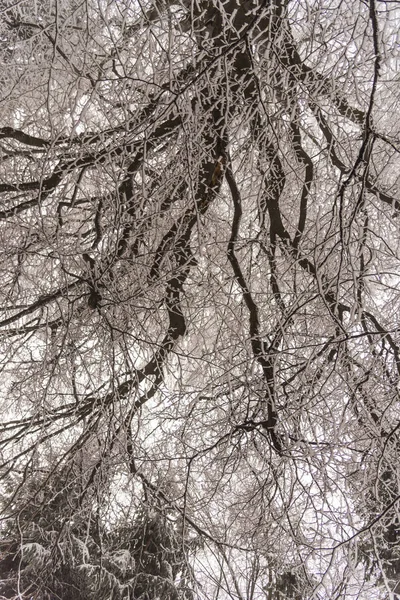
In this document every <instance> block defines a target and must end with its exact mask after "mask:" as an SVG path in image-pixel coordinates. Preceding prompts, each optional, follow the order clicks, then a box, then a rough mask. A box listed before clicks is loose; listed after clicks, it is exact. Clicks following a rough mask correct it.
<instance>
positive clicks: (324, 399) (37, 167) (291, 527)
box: [0, 0, 400, 598]
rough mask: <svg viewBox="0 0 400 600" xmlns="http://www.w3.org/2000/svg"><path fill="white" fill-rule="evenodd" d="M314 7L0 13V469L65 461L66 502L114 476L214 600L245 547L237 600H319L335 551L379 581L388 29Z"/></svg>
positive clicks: (185, 5) (384, 534) (391, 168)
mask: <svg viewBox="0 0 400 600" xmlns="http://www.w3.org/2000/svg"><path fill="white" fill-rule="evenodd" d="M331 4H332V3H329V2H322V0H321V2H317V3H310V2H304V3H303V2H293V3H291V2H287V1H286V0H275V1H274V2H265V1H261V0H259V1H257V0H245V1H244V2H236V0H226V1H222V2H219V1H218V2H217V1H215V2H204V1H202V0H196V1H193V2H187V1H186V0H185V1H184V0H182V2H174V1H168V2H146V3H144V4H142V3H135V2H129V1H128V0H126V1H125V2H122V3H121V6H120V3H113V2H111V3H109V4H107V6H105V5H104V6H103V5H102V3H99V4H97V3H95V2H93V3H92V2H91V1H90V2H88V3H87V4H86V6H85V7H84V6H83V5H80V4H79V3H75V2H74V0H68V2H66V3H65V6H63V7H60V6H58V3H53V2H49V5H48V6H47V4H46V3H45V2H43V3H42V4H41V7H39V8H38V7H36V9H35V10H34V9H32V8H31V7H30V4H29V3H28V2H22V3H20V4H18V6H17V7H15V6H11V4H10V7H9V8H6V17H7V18H6V19H5V24H4V26H3V27H4V31H3V33H2V35H3V37H2V38H1V45H2V46H1V52H2V56H3V61H4V64H5V69H6V71H7V74H8V86H7V88H6V91H5V93H4V105H5V106H6V110H5V112H4V118H3V122H4V125H3V126H2V127H0V161H1V162H0V198H1V207H0V232H1V237H2V247H3V250H2V258H1V269H2V281H3V283H2V286H1V294H2V302H1V306H0V311H1V315H0V335H1V337H2V363H1V364H2V371H3V374H4V377H5V381H6V386H5V390H4V391H3V392H2V394H3V395H2V402H3V404H4V414H5V418H4V420H3V423H2V425H1V426H0V430H1V433H2V438H1V440H0V444H1V449H2V450H1V463H2V469H3V470H4V473H5V476H7V474H9V473H10V472H12V471H13V470H14V471H15V472H21V473H22V472H23V473H25V475H24V478H28V471H29V469H33V470H34V469H35V468H39V466H38V465H41V464H42V463H43V464H45V463H46V465H47V463H48V462H49V461H50V463H51V462H52V461H51V458H49V456H50V455H51V454H52V453H54V452H56V454H57V456H58V458H57V460H56V461H53V467H52V469H50V471H49V472H54V473H58V472H59V470H60V469H64V468H66V465H68V464H70V463H71V461H75V460H76V456H77V455H78V454H79V455H80V453H82V452H83V450H84V449H85V448H91V450H90V452H94V460H93V461H92V463H91V464H90V467H87V469H88V471H87V477H86V480H85V481H86V484H85V485H86V492H85V493H87V494H88V496H90V494H89V490H90V489H92V487H93V486H94V485H100V483H99V482H101V485H106V484H105V483H104V481H105V479H107V477H108V485H109V486H112V485H117V484H116V483H115V475H113V474H112V473H113V468H114V467H115V465H118V469H117V470H118V472H120V473H125V475H126V477H132V478H133V479H134V480H135V481H138V482H140V483H141V485H143V486H144V488H145V489H147V491H148V492H149V493H151V494H153V496H154V495H155V496H154V497H157V498H158V500H160V499H161V500H160V501H162V503H163V505H164V506H169V509H168V510H171V511H175V512H176V513H177V514H178V515H179V518H180V519H182V520H183V522H184V521H185V519H186V520H187V524H188V527H191V528H192V530H193V531H195V532H196V535H198V536H200V537H201V536H203V538H204V539H205V541H206V543H207V544H209V548H214V549H215V548H217V554H218V556H219V559H218V560H220V561H222V562H221V565H224V564H229V565H230V567H229V569H230V576H229V582H230V583H229V584H228V583H227V582H225V583H226V586H227V587H229V586H232V589H234V590H235V594H237V595H238V596H239V597H240V594H241V593H242V592H241V591H240V590H241V586H242V585H244V583H243V582H244V581H247V580H248V578H249V577H250V578H251V577H252V576H250V575H249V573H248V572H246V568H247V567H246V568H245V567H244V566H243V565H244V562H243V561H245V559H244V558H241V557H243V556H244V555H245V554H246V553H249V554H250V553H253V554H252V556H253V555H254V556H256V557H257V561H258V563H257V564H258V567H257V568H258V571H257V573H258V575H257V577H258V579H257V577H256V578H255V581H257V582H258V583H257V585H256V587H254V589H253V592H252V594H253V596H251V597H254V598H256V597H260V596H257V593H258V592H257V589H258V590H259V593H261V592H260V590H261V589H264V591H265V590H266V589H267V588H268V586H275V587H274V589H275V592H274V593H276V594H277V595H276V598H278V597H280V596H279V593H280V592H282V593H287V594H288V597H293V598H295V597H296V598H305V597H311V596H310V594H317V595H315V597H320V598H325V597H339V595H338V596H334V595H331V596H330V594H334V583H333V582H334V581H335V580H336V579H337V573H339V574H340V581H341V582H342V583H341V585H342V586H343V588H342V589H341V591H340V593H342V596H341V597H344V598H345V597H346V595H345V594H346V590H349V589H350V588H351V586H357V585H359V586H361V584H360V583H359V582H358V583H355V582H356V579H357V574H356V569H354V572H352V573H350V572H347V571H346V570H344V571H343V564H346V560H349V561H350V558H348V557H349V556H350V555H351V553H352V552H353V551H354V549H353V546H352V543H353V540H357V543H360V548H361V553H362V552H365V553H367V554H368V552H370V553H372V554H373V555H374V556H375V559H376V560H375V559H374V560H372V559H371V560H369V562H368V561H367V563H368V565H369V566H371V565H372V566H371V569H372V571H371V572H373V573H374V577H375V580H374V581H375V583H376V581H378V580H379V576H378V575H376V573H377V571H374V569H377V570H378V571H379V572H380V573H383V574H384V576H383V583H384V585H386V587H387V588H389V589H392V590H393V589H394V585H397V581H398V578H399V572H400V571H399V569H398V563H399V559H398V558H397V554H396V552H397V549H396V548H397V544H398V540H397V533H396V532H397V529H396V528H397V524H398V520H397V517H396V510H395V509H396V507H397V499H398V497H399V489H398V486H397V483H396V478H397V474H396V473H397V471H396V469H397V467H394V466H393V465H394V464H395V463H397V458H396V457H398V447H399V444H398V425H397V424H398V419H399V414H398V391H397V390H398V383H399V377H400V348H399V344H400V339H399V328H398V323H397V317H394V315H396V314H397V311H398V310H399V309H400V306H399V304H400V303H399V295H398V284H399V282H398V258H399V257H398V253H399V250H398V214H399V208H400V191H399V186H398V176H397V175H396V173H397V172H398V166H399V165H398V161H399V158H398V155H399V143H400V140H399V135H400V134H399V131H398V130H396V125H395V123H394V119H393V120H392V119H390V118H388V117H387V115H386V109H384V108H382V105H383V104H386V105H387V106H389V105H390V106H394V107H395V108H394V109H393V110H398V101H397V104H396V98H395V92H394V91H393V85H392V79H393V62H394V60H395V58H394V51H393V52H392V47H393V43H392V42H393V36H395V27H394V25H393V21H392V20H391V19H394V18H395V16H392V14H391V9H390V8H388V9H387V12H386V16H387V19H386V21H385V22H384V20H383V18H382V17H381V15H380V13H379V11H378V9H377V6H376V5H375V2H374V1H372V0H371V2H370V3H369V6H366V5H365V4H364V3H362V2H360V3H359V4H357V15H358V17H357V19H355V18H354V19H350V13H349V11H350V12H351V9H350V5H346V6H345V5H343V4H341V3H338V6H336V5H335V7H333V6H332V5H331ZM45 5H46V6H45ZM46 7H47V9H48V10H47V9H46ZM60 11H61V12H60ZM336 12H337V14H336ZM333 13H335V14H333ZM346 18H348V19H349V20H350V21H351V25H345V23H346ZM350 21H349V22H350ZM302 32H303V33H302ZM304 32H305V33H304ZM349 48H351V49H352V50H349ZM351 52H353V54H351ZM358 55H359V56H360V57H361V59H360V60H358V59H357V58H356V56H358ZM94 440H96V444H97V449H96V450H95V451H94V450H93V444H94V443H95V442H94ZM49 449H51V451H50V450H49ZM49 452H50V455H48V453H49ZM74 464H75V463H74ZM112 465H114V467H113V466H112ZM46 468H47V467H46ZM32 472H34V471H32ZM103 472H104V473H106V472H107V476H106V475H104V477H103V475H101V473H103ZM374 479H377V481H378V484H377V485H376V486H374V485H373V483H372V482H373V481H374ZM160 481H163V482H164V483H163V485H165V486H166V488H165V489H167V491H166V492H165V491H160V490H161V487H157V486H158V483H157V482H160ZM167 484H168V485H167ZM21 485H22V484H21ZM160 485H161V484H160ZM360 494H364V497H365V501H364V503H362V502H361V503H360V502H359V501H358V498H359V497H360ZM84 495H85V494H84ZM337 507H340V509H337ZM352 511H355V512H356V513H357V515H358V517H357V519H355V521H354V522H352V521H351V519H349V518H348V516H343V518H341V517H340V518H339V517H338V516H337V514H338V513H339V512H340V513H341V514H343V515H345V514H350V513H351V512H352ZM221 514H223V515H225V516H224V518H221V519H220V520H219V518H218V517H219V516H220V515H221ZM379 515H381V517H380V516H379ZM334 526H335V527H336V528H337V529H340V528H341V530H340V532H338V533H337V538H335V539H333V538H332V533H331V531H332V527H334ZM380 526H381V528H380ZM385 528H386V529H385ZM349 532H350V535H349ZM358 540H359V542H358ZM278 542H279V543H278ZM363 544H364V545H363ZM277 545H279V551H280V553H279V556H276V555H275V554H276V552H275V549H276V546H277ZM324 548H326V549H327V550H326V552H325V550H324ZM227 549H228V550H227ZM315 549H318V551H319V552H320V564H319V566H317V565H316V561H315V560H314V558H313V556H314V555H313V550H315ZM339 549H340V550H339ZM209 552H212V550H209ZM227 552H228V554H229V557H228V554H227ZM274 553H275V554H274ZM340 553H341V554H340ZM200 554H201V552H200ZM339 554H340V556H339ZM206 555H207V553H205V556H206ZM335 556H338V559H337V561H336V562H335ZM344 556H346V557H347V558H346V559H345V558H343V557H344ZM199 560H200V559H199ZM203 560H206V558H204V556H203ZM254 560H256V559H254ZM230 561H232V562H230ZM235 561H238V562H237V563H235ZM260 561H261V562H260ZM385 561H386V562H387V563H388V565H389V566H390V568H388V570H387V571H385V564H386V563H385ZM211 562H212V561H211ZM384 563H385V564H384ZM204 564H205V563H204ZM235 564H236V567H237V566H238V565H241V566H240V569H243V570H242V571H241V572H242V573H243V576H240V577H239V578H238V579H237V578H235V577H234V575H233V573H234V572H235V568H236V567H235V566H233V567H232V565H235ZM252 564H253V566H254V565H255V564H256V563H255V562H254V563H252ZM288 565H291V566H288ZM321 565H322V566H321ZM252 568H253V567H252ZM254 568H255V567H254ZM221 569H222V571H223V570H224V569H223V567H221ZM335 569H336V570H335ZM289 572H290V573H291V575H290V576H289V575H288V573H289ZM267 573H269V575H268V577H269V579H268V577H267ZM271 573H273V575H271ZM335 573H336V575H335ZM385 573H387V575H385ZM324 574H325V575H324ZM330 577H331V579H329V578H330ZM242 579H243V581H242ZM365 579H366V578H365ZM267 580H268V582H267V583H265V582H266V581H267ZM389 580H390V581H389ZM392 580H395V584H392V583H391V581H392ZM329 581H330V583H329ZM262 582H264V583H262ZM257 586H258V587H257ZM263 586H264V588H263ZM265 586H266V587H265ZM324 586H325V587H324ZM348 586H350V587H348ZM361 587H362V586H361ZM361 587H360V589H361ZM268 589H270V588H268ZM271 589H272V587H271ZM352 589H353V588H352ZM279 590H280V591H279ZM296 590H297V591H296ZM299 590H300V591H299ZM227 593H228V595H229V592H227ZM271 593H272V592H271ZM296 593H297V594H298V595H297V596H296V595H295V594H296ZM338 593H339V592H338ZM290 594H292V595H290ZM301 594H302V595H301ZM307 594H308V595H307ZM318 594H320V595H318ZM324 594H325V595H324ZM360 594H361V592H360ZM171 597H172V596H171ZM243 597H244V596H243ZM249 597H250V596H249ZM270 597H272V596H270ZM274 597H275V596H274ZM362 597H364V596H362V595H360V598H362Z"/></svg>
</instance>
